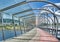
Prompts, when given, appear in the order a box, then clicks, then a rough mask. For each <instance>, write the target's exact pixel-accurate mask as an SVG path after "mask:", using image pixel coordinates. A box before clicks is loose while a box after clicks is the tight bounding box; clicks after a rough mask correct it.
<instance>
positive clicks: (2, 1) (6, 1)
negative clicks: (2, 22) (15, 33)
mask: <svg viewBox="0 0 60 42" xmlns="http://www.w3.org/2000/svg"><path fill="white" fill-rule="evenodd" d="M21 1H24V0H0V9H3V8H5V7H8V6H10V5H13V4H16V3H18V2H21ZM47 1H50V2H53V3H60V0H47ZM29 4H30V6H31V7H32V8H41V7H42V6H43V5H45V3H42V2H37V3H36V2H34V3H29ZM27 8H29V7H28V6H27V5H26V6H21V7H17V8H15V9H11V10H9V11H6V12H7V13H10V14H12V13H14V12H18V11H22V10H23V9H24V10H25V9H27ZM5 17H6V16H5V15H4V18H5ZM9 18H10V17H9Z"/></svg>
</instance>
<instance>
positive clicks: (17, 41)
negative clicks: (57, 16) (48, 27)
mask: <svg viewBox="0 0 60 42" xmlns="http://www.w3.org/2000/svg"><path fill="white" fill-rule="evenodd" d="M3 42H59V41H58V40H57V39H56V38H55V37H54V36H52V35H50V34H49V33H48V32H46V31H44V30H42V29H39V28H35V29H33V30H31V31H30V32H28V33H26V34H23V35H22V36H18V37H14V38H12V39H9V40H6V41H3Z"/></svg>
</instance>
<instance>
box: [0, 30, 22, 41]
mask: <svg viewBox="0 0 60 42" xmlns="http://www.w3.org/2000/svg"><path fill="white" fill-rule="evenodd" d="M3 32H4V39H5V40H6V39H8V38H12V37H14V36H15V32H14V31H13V30H4V31H3ZM16 35H17V36H18V35H21V31H20V30H16ZM2 40H3V35H2V31H1V30H0V41H2Z"/></svg>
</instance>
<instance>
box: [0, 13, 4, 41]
mask: <svg viewBox="0 0 60 42" xmlns="http://www.w3.org/2000/svg"><path fill="white" fill-rule="evenodd" d="M0 15H1V22H2V23H1V24H2V37H3V40H5V37H4V25H3V14H1V13H0Z"/></svg>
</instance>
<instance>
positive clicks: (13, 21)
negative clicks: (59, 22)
mask: <svg viewBox="0 0 60 42" xmlns="http://www.w3.org/2000/svg"><path fill="white" fill-rule="evenodd" d="M12 23H13V27H14V34H15V36H17V34H16V29H15V20H14V16H13V15H12Z"/></svg>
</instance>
